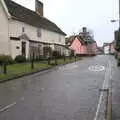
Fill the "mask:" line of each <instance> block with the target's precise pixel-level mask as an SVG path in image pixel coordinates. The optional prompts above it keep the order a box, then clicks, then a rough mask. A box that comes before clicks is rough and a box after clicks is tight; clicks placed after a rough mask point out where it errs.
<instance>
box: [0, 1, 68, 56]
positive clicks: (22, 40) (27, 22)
mask: <svg viewBox="0 0 120 120" xmlns="http://www.w3.org/2000/svg"><path fill="white" fill-rule="evenodd" d="M65 36H66V34H65V33H64V32H63V31H62V30H61V29H60V28H59V27H58V26H57V25H56V24H55V23H53V22H51V21H50V20H48V19H47V18H45V17H44V11H43V3H41V2H40V1H38V0H36V1H35V11H32V10H30V9H27V8H25V7H23V6H21V5H19V4H17V3H15V2H13V1H11V0H0V54H8V55H11V56H12V58H15V57H16V56H17V55H24V56H25V57H26V58H29V57H30V56H31V54H32V51H34V52H35V55H36V56H39V55H42V54H43V47H44V46H50V47H51V48H52V49H53V50H58V51H60V52H61V54H63V53H64V49H65V47H64V46H65Z"/></svg>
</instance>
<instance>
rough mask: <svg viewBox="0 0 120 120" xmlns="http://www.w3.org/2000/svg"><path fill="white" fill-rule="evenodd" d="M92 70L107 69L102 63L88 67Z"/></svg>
mask: <svg viewBox="0 0 120 120" xmlns="http://www.w3.org/2000/svg"><path fill="white" fill-rule="evenodd" d="M88 69H89V70H90V71H94V72H99V71H103V70H105V67H104V66H102V65H91V66H89V68H88Z"/></svg>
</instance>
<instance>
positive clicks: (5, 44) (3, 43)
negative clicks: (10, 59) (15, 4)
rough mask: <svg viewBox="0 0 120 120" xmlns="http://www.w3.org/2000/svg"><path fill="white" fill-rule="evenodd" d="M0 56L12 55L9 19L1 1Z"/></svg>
mask: <svg viewBox="0 0 120 120" xmlns="http://www.w3.org/2000/svg"><path fill="white" fill-rule="evenodd" d="M0 54H10V43H9V39H8V18H7V14H6V12H5V10H4V8H3V6H2V3H1V0H0Z"/></svg>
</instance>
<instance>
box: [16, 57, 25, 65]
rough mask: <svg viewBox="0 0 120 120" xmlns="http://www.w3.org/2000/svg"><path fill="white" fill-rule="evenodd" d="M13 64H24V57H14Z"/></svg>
mask: <svg viewBox="0 0 120 120" xmlns="http://www.w3.org/2000/svg"><path fill="white" fill-rule="evenodd" d="M15 62H17V63H24V62H26V58H25V57H24V56H22V55H17V56H16V57H15Z"/></svg>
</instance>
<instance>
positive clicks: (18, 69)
mask: <svg viewBox="0 0 120 120" xmlns="http://www.w3.org/2000/svg"><path fill="white" fill-rule="evenodd" d="M75 60H80V58H76V59H75V58H71V59H69V58H66V60H65V61H64V60H63V59H58V60H57V64H58V65H60V64H65V63H69V62H73V61H75ZM51 63H52V64H54V63H55V61H54V60H52V61H51ZM50 67H52V65H48V64H47V62H43V63H40V62H35V63H34V69H31V63H20V64H18V63H17V64H12V65H8V66H7V74H6V75H4V74H3V73H1V72H2V67H0V80H5V79H8V78H12V77H15V76H18V75H22V74H25V73H31V72H35V71H38V70H41V69H44V68H50Z"/></svg>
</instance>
